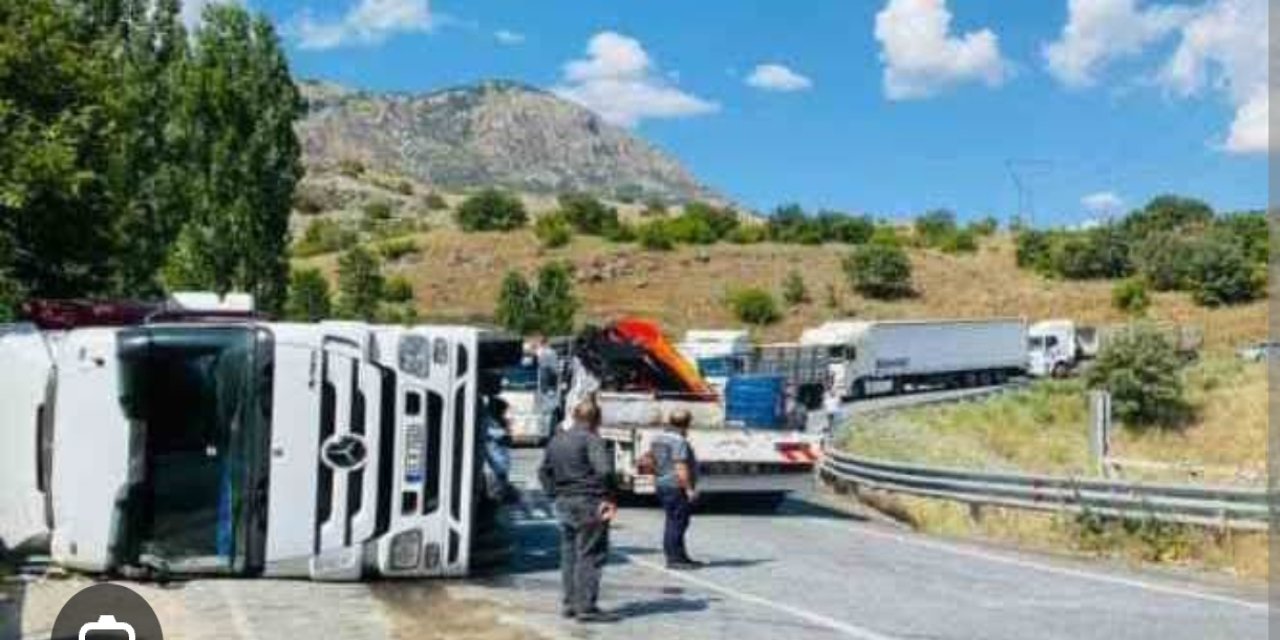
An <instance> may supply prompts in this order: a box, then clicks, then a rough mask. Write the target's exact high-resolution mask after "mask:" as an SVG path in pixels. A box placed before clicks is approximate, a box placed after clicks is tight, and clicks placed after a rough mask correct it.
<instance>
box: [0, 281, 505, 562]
mask: <svg viewBox="0 0 1280 640" xmlns="http://www.w3.org/2000/svg"><path fill="white" fill-rule="evenodd" d="M90 307H92V309H91V310H90V311H86V309H90ZM68 309H70V311H69V312H68V313H62V314H61V315H59V314H54V316H55V317H58V318H65V317H66V316H68V315H71V316H91V317H89V318H88V320H84V318H81V320H80V321H70V322H67V323H66V325H65V326H57V325H58V322H54V323H53V324H54V325H55V326H54V327H49V326H48V323H45V326H44V327H43V328H37V326H36V325H33V324H17V325H7V326H3V327H0V363H2V365H0V398H2V400H0V544H3V545H4V546H5V547H8V548H10V549H14V548H22V547H37V548H40V549H42V550H43V549H45V548H47V550H48V553H49V555H50V557H51V559H52V561H53V562H54V563H56V564H60V565H63V566H66V567H69V568H72V569H76V570H82V571H87V572H95V573H109V574H140V575H166V574H172V575H184V574H186V575H190V574H197V575H199V574H213V575H244V576H255V575H264V576H284V577H301V578H311V579H317V580H355V579H360V578H363V577H369V576H375V575H376V576H389V577H396V576H441V575H461V574H463V573H465V572H466V571H467V569H468V564H469V559H470V552H471V548H470V545H471V543H472V540H473V537H474V536H473V531H472V526H471V525H472V521H473V513H472V512H473V509H474V506H475V505H474V500H473V495H474V494H473V485H474V483H475V482H477V480H476V477H477V474H476V467H477V462H476V461H477V459H478V453H477V450H478V445H479V441H478V432H479V430H478V429H477V428H476V424H477V420H478V419H479V418H478V416H479V412H480V411H481V410H482V409H481V405H482V403H483V399H482V398H481V390H480V389H481V385H480V384H479V381H480V375H481V373H480V372H481V371H483V370H486V369H490V368H497V367H502V366H507V365H508V364H510V362H511V361H512V360H514V359H518V357H519V348H520V347H519V343H518V342H514V341H509V340H506V339H503V338H501V337H499V336H494V335H490V334H486V333H484V332H482V331H481V330H478V329H474V328H466V327H444V326H416V327H389V326H374V325H369V324H363V323H320V324H287V323H270V322H262V321H259V320H257V319H254V318H252V317H250V316H242V317H234V315H235V314H226V313H205V314H196V315H199V316H200V317H198V318H197V317H194V315H192V314H191V313H190V312H189V310H188V311H187V312H184V313H181V314H174V313H172V310H167V311H161V312H158V313H156V312H150V311H149V312H147V313H145V314H142V313H139V312H138V311H137V309H135V308H125V309H124V310H123V311H122V310H121V309H120V308H107V309H106V310H105V311H104V310H103V307H102V305H97V306H96V307H93V306H84V307H75V306H74V305H70V306H68ZM64 311H66V309H64ZM46 319H47V317H46ZM86 324H87V325H95V326H85V325H86ZM102 325H108V326H102Z"/></svg>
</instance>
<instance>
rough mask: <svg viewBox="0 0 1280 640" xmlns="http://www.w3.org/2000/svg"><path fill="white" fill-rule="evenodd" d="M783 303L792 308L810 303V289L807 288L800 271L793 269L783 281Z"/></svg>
mask: <svg viewBox="0 0 1280 640" xmlns="http://www.w3.org/2000/svg"><path fill="white" fill-rule="evenodd" d="M782 301H783V302H785V303H787V305H788V306H792V307H795V306H799V305H802V304H804V303H806V302H808V301H809V289H808V288H807V287H805V285H804V277H803V276H801V275H800V272H799V271H796V270H794V269H792V270H791V271H790V272H788V273H787V278H786V279H785V280H783V281H782Z"/></svg>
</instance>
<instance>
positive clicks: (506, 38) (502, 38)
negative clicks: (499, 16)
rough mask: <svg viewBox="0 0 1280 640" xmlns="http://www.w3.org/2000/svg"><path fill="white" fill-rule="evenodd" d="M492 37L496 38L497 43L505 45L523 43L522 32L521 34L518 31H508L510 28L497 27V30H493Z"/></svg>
mask: <svg viewBox="0 0 1280 640" xmlns="http://www.w3.org/2000/svg"><path fill="white" fill-rule="evenodd" d="M493 39H494V40H497V41H498V44H505V45H507V46H515V45H518V44H524V34H523V33H518V32H515V31H510V30H507V29H498V30H497V31H494V32H493Z"/></svg>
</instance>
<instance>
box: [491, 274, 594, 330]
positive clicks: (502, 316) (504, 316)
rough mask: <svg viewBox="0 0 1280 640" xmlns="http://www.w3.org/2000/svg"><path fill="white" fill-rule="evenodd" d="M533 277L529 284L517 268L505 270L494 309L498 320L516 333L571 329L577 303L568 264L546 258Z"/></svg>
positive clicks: (576, 311) (577, 306) (578, 305)
mask: <svg viewBox="0 0 1280 640" xmlns="http://www.w3.org/2000/svg"><path fill="white" fill-rule="evenodd" d="M534 280H535V283H534V285H533V286H530V284H529V281H528V280H526V279H525V278H524V276H523V275H521V274H520V272H518V271H509V272H508V273H507V275H506V277H505V278H504V279H503V281H502V287H501V289H500V290H499V292H498V304H497V309H496V311H495V313H494V316H495V319H496V320H497V322H498V324H500V325H502V326H503V327H504V328H506V329H507V330H508V331H511V332H512V333H516V334H519V335H527V334H529V333H533V332H541V333H543V334H547V335H564V334H568V333H571V332H572V331H573V325H574V318H575V317H576V315H577V313H578V308H579V307H580V303H579V301H578V299H577V297H576V296H575V295H574V292H573V271H572V268H571V267H570V266H569V265H568V264H565V263H563V262H548V263H545V264H543V265H542V266H541V267H539V269H538V273H537V275H536V276H535V278H534Z"/></svg>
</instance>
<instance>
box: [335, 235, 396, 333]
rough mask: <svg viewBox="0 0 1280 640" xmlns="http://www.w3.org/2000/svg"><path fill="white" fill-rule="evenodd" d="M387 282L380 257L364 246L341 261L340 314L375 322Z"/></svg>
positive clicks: (349, 252) (358, 247)
mask: <svg viewBox="0 0 1280 640" xmlns="http://www.w3.org/2000/svg"><path fill="white" fill-rule="evenodd" d="M384 282H385V281H384V280H383V277H382V265H381V263H380V262H378V257H377V256H376V255H374V254H373V253H372V252H370V251H369V250H368V249H365V248H364V247H361V246H358V245H357V246H355V247H352V248H351V249H348V250H347V252H346V253H344V254H342V257H340V258H338V312H339V314H340V315H341V316H342V317H344V318H349V319H353V320H367V321H374V320H376V319H377V315H378V304H379V303H380V302H381V301H382V296H383V286H384Z"/></svg>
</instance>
